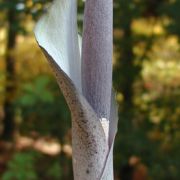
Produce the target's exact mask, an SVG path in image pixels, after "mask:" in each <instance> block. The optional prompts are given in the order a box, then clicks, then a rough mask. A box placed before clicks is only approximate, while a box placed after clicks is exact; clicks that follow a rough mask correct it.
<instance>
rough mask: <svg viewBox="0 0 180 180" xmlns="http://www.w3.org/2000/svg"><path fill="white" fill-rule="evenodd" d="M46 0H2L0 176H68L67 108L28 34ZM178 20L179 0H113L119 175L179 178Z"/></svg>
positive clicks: (33, 179)
mask: <svg viewBox="0 0 180 180" xmlns="http://www.w3.org/2000/svg"><path fill="white" fill-rule="evenodd" d="M49 3H50V0H0V179H2V180H61V179H62V180H71V179H73V176H72V166H71V158H72V157H71V156H72V154H71V153H72V150H71V129H70V127H71V120H70V113H69V110H68V108H67V105H66V103H65V100H64V98H63V96H62V94H61V92H60V91H59V88H58V86H57V83H56V81H55V79H54V77H53V75H52V72H51V70H50V68H49V66H48V64H47V61H46V59H45V58H44V56H43V54H42V52H41V51H40V49H39V48H38V46H37V44H36V41H35V38H34V35H33V27H34V24H35V23H36V21H37V19H38V18H39V16H40V15H41V14H42V13H44V12H45V11H46V9H47V7H48V5H49ZM83 6H84V3H83V2H82V1H81V0H79V1H78V24H79V32H80V34H81V33H82V20H83ZM179 20H180V0H115V1H114V58H113V66H114V73H113V84H114V88H115V90H116V92H117V102H118V104H119V131H118V134H117V137H116V143H115V149H114V170H115V177H116V179H117V180H119V179H121V180H179V179H180V121H179V120H180V41H179V40H180V23H179Z"/></svg>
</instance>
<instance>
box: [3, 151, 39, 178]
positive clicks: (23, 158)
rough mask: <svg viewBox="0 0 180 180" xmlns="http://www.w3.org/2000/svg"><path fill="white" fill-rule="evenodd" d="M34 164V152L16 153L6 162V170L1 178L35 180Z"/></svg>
mask: <svg viewBox="0 0 180 180" xmlns="http://www.w3.org/2000/svg"><path fill="white" fill-rule="evenodd" d="M34 164H35V156H34V153H32V152H31V153H29V152H19V153H16V154H14V156H13V158H12V160H10V161H9V162H8V165H7V166H8V170H7V171H6V172H5V173H4V174H3V177H2V180H12V179H14V180H25V179H27V180H37V179H38V178H37V174H36V171H35V167H34Z"/></svg>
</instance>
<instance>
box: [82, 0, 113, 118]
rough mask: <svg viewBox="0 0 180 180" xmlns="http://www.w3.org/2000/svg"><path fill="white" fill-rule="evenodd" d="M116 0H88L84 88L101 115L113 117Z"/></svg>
mask: <svg viewBox="0 0 180 180" xmlns="http://www.w3.org/2000/svg"><path fill="white" fill-rule="evenodd" d="M112 4H113V2H112V0H86V4H85V14H84V29H83V42H82V43H83V44H82V90H83V94H84V96H85V97H86V98H87V100H88V102H89V103H90V104H91V106H92V107H93V109H94V110H95V112H96V113H97V115H98V117H99V118H107V119H109V115H110V102H111V87H112V23H113V21H112V16H113V9H112Z"/></svg>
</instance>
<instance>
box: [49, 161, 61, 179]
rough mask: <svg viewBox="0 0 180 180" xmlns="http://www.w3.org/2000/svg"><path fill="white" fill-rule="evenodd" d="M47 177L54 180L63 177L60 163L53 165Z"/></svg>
mask: <svg viewBox="0 0 180 180" xmlns="http://www.w3.org/2000/svg"><path fill="white" fill-rule="evenodd" d="M47 175H48V176H49V177H51V178H52V179H54V180H55V179H57V180H58V179H60V178H61V176H62V169H61V166H60V164H59V163H58V162H55V163H54V164H52V166H51V167H50V169H49V170H48V171H47Z"/></svg>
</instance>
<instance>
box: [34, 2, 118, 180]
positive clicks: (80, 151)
mask: <svg viewBox="0 0 180 180" xmlns="http://www.w3.org/2000/svg"><path fill="white" fill-rule="evenodd" d="M76 8H77V7H76V0H55V1H54V2H53V3H52V6H51V7H50V8H49V11H48V13H47V14H46V15H44V16H43V17H42V18H41V19H40V20H39V22H38V23H37V25H36V27H35V36H36V40H37V42H38V44H39V46H40V47H41V49H42V51H43V52H44V54H45V56H46V57H47V59H48V62H49V64H50V66H51V67H52V69H53V72H54V74H55V76H56V78H57V82H58V84H59V86H60V88H61V90H62V92H63V95H64V96H65V99H66V101H67V103H68V106H69V108H70V111H71V116H72V146H73V171H74V179H75V180H84V179H86V180H105V179H107V180H112V179H113V163H112V157H113V153H112V152H113V143H114V137H115V134H116V131H117V108H116V105H115V101H114V95H112V98H111V99H112V102H111V113H110V114H111V115H110V127H109V129H110V130H109V135H108V139H106V136H105V133H107V132H104V129H103V126H102V124H101V121H100V119H99V118H98V116H97V114H96V113H95V111H94V110H93V108H92V107H91V105H90V104H89V103H88V101H87V100H86V98H85V97H84V96H83V95H82V83H81V58H80V48H79V42H78V33H77V18H76V17H77V14H76Z"/></svg>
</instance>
